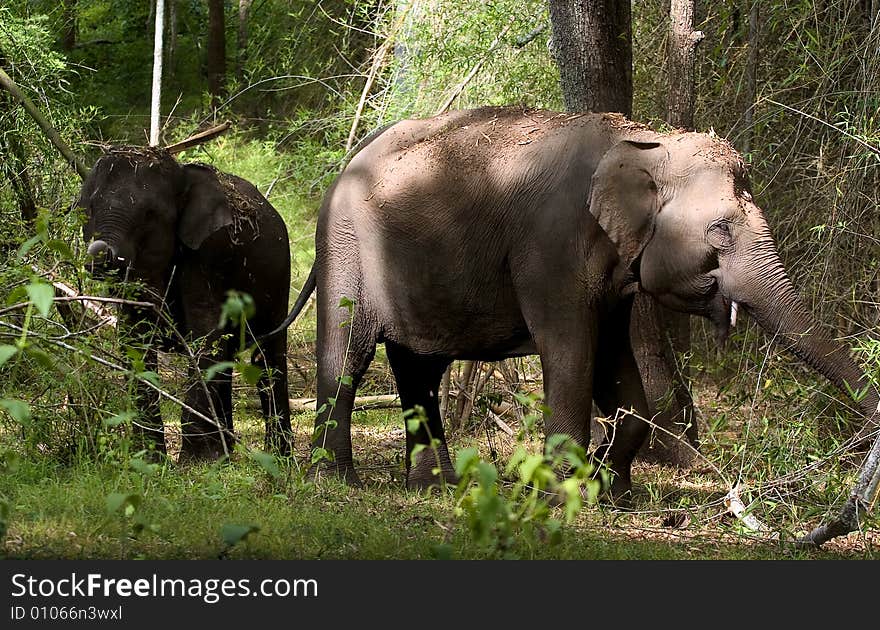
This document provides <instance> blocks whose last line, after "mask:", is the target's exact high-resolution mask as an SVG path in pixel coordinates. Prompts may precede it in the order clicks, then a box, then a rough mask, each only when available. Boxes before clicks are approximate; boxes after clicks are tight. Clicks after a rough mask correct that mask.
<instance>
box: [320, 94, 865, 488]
mask: <svg viewBox="0 0 880 630" xmlns="http://www.w3.org/2000/svg"><path fill="white" fill-rule="evenodd" d="M316 249H317V252H316V253H317V256H316V261H315V267H314V270H313V271H314V273H315V278H316V282H317V291H318V338H317V343H318V348H317V356H318V405H319V408H321V409H322V412H321V413H319V415H318V417H317V420H316V422H317V430H316V432H315V444H316V445H318V446H323V447H325V448H327V449H328V450H329V451H331V452H332V453H334V456H335V458H334V460H333V461H332V463H330V464H327V463H325V464H324V466H325V467H327V468H330V469H331V470H332V471H334V472H336V473H338V474H339V475H341V476H342V477H344V478H345V479H346V480H348V481H349V482H352V483H357V482H358V477H357V474H356V472H355V469H354V467H353V463H352V450H351V435H350V417H351V412H352V402H353V399H354V395H355V390H356V389H357V386H358V383H359V381H360V379H361V377H362V375H363V374H364V371H365V370H366V369H367V366H368V364H369V363H370V361H371V359H372V357H373V354H374V351H375V348H376V344H377V343H382V342H384V343H385V347H386V350H387V354H388V359H389V362H390V364H391V368H392V370H393V372H394V376H395V379H396V381H397V386H398V391H399V394H400V398H401V403H402V406H403V408H404V409H409V408H413V407H414V406H416V405H421V406H422V407H424V409H425V410H426V414H427V423H426V424H425V426H423V427H422V429H421V430H420V431H419V432H417V433H415V434H408V436H407V455H408V456H407V458H406V462H407V485H408V486H410V487H424V486H428V485H431V484H434V483H436V482H437V477H436V475H435V474H434V473H433V472H432V469H434V468H437V467H439V469H440V470H441V471H442V474H443V475H444V476H445V477H446V478H448V479H454V472H453V467H452V464H451V462H450V459H449V454H448V451H447V448H446V444H445V441H444V438H443V426H442V422H441V418H440V414H439V408H438V386H439V383H440V379H441V375H442V374H443V371H444V369H445V368H446V367H447V365H449V363H450V362H451V361H452V360H454V359H481V360H496V359H501V358H504V357H512V356H518V355H524V354H533V353H537V354H539V355H540V357H541V364H542V369H543V376H544V389H545V397H546V404H547V405H548V406H549V408H550V410H551V413H550V414H549V415H548V416H547V417H546V419H545V434H546V436H548V437H549V436H550V435H552V434H566V435H568V436H570V437H571V438H573V439H575V440H576V441H577V442H578V443H579V444H581V445H583V446H584V447H586V446H588V443H589V438H590V433H589V418H590V408H591V402H592V401H593V400H595V402H596V403H597V405H598V407H599V408H600V409H601V410H602V412H603V413H604V414H606V415H608V416H614V415H615V413H616V412H617V410H618V409H622V410H625V411H626V410H631V411H634V412H635V413H636V414H637V415H638V416H641V417H643V418H647V417H648V406H647V403H646V401H645V394H644V391H643V389H642V382H641V379H640V378H639V372H638V370H637V367H636V363H635V361H634V359H633V355H632V351H631V349H630V343H629V333H628V329H629V320H630V309H631V304H632V297H633V295H634V294H635V293H636V292H637V291H645V292H647V293H649V294H651V295H652V296H654V297H655V298H656V299H658V300H659V301H660V302H661V303H662V304H664V305H666V306H667V307H669V308H672V309H675V310H679V311H683V312H686V313H692V314H696V315H702V316H704V317H707V318H709V319H710V320H711V321H712V322H713V323H714V325H715V328H716V330H717V338H718V340H719V342H723V340H724V339H725V338H726V337H727V335H728V332H729V329H730V327H731V326H732V325H733V324H735V321H736V318H737V313H738V312H742V311H746V312H748V313H749V314H751V315H753V316H754V317H755V318H756V319H757V321H758V322H759V323H760V324H761V325H762V326H763V327H764V328H765V329H766V330H768V331H769V332H770V333H771V334H773V335H774V336H775V337H776V338H777V339H781V340H783V341H784V342H785V343H786V344H787V345H788V347H790V348H791V349H792V350H793V351H794V352H795V354H797V355H798V356H799V357H800V358H802V359H803V360H805V361H806V362H807V363H808V364H809V365H810V366H812V367H813V368H814V369H816V370H817V371H819V372H820V373H821V374H823V375H824V376H826V377H827V378H829V379H830V380H831V382H833V383H834V384H835V385H836V386H837V387H839V388H840V389H841V390H843V391H844V392H846V391H853V390H862V391H863V392H865V395H864V396H863V397H860V398H859V400H858V405H859V407H860V408H861V410H862V411H863V412H864V414H865V415H866V416H873V415H875V414H876V412H877V407H878V395H877V392H876V391H875V390H874V389H873V388H871V387H870V386H868V381H867V379H866V378H865V376H864V375H863V374H862V372H861V371H860V370H859V369H858V367H857V366H856V365H855V363H854V362H853V360H852V359H851V358H850V356H849V354H848V352H847V350H846V348H845V347H844V346H843V345H842V344H840V343H839V342H837V341H834V340H833V339H832V337H831V336H830V335H829V334H828V333H827V332H825V331H823V330H822V328H821V327H820V326H818V323H817V322H816V321H814V318H813V317H812V316H811V314H810V313H809V312H808V311H807V309H806V308H805V307H804V305H803V304H802V302H801V300H800V299H799V298H798V296H797V293H796V291H795V289H794V288H793V286H792V285H791V283H790V281H789V279H788V277H787V274H786V271H785V269H784V268H783V265H782V263H781V260H780V258H779V255H778V252H777V250H776V248H775V245H774V242H773V238H772V236H771V233H770V228H769V227H768V225H767V222H766V220H765V218H764V215H763V212H762V211H761V209H760V208H759V207H758V206H757V205H756V204H755V202H754V201H753V199H752V196H751V193H750V192H749V184H748V181H747V176H746V170H745V167H744V165H743V162H742V160H741V158H740V156H739V155H738V154H737V152H736V151H735V150H734V149H733V148H732V147H731V146H730V145H729V144H728V143H727V142H726V141H724V140H722V139H720V138H717V137H714V136H712V135H707V134H701V133H683V132H671V133H663V134H661V133H656V132H654V131H652V130H650V129H649V128H647V127H645V126H642V125H638V124H635V123H632V122H630V121H628V120H626V119H625V118H623V117H622V116H620V115H617V114H564V113H556V112H550V111H524V110H522V109H519V108H481V109H477V110H472V111H458V112H453V113H448V114H444V115H441V116H437V117H435V118H430V119H426V120H404V121H401V122H399V123H397V124H395V125H393V126H391V127H390V128H388V129H387V130H385V131H384V132H382V133H381V134H380V135H378V136H377V137H375V138H373V139H372V141H371V142H369V143H368V144H367V145H366V146H365V147H364V148H363V149H362V150H361V151H360V152H359V153H357V154H356V155H355V156H354V157H353V159H352V160H351V161H350V162H349V164H348V165H347V167H346V168H345V169H344V171H343V172H342V173H341V174H340V175H339V177H338V178H337V179H336V181H335V182H334V184H333V186H332V187H331V188H330V190H329V191H328V192H327V194H326V197H325V199H324V202H323V205H322V207H321V210H320V216H319V220H318V228H317V234H316ZM343 298H349V299H350V300H352V301H353V302H354V307H353V311H352V312H350V310H351V309H350V308H346V307H343V306H340V303H341V301H342V300H343ZM349 319H351V327H350V328H349V327H348V326H347V325H345V323H346V322H347V321H348V320H349ZM340 377H341V378H340ZM331 403H332V404H331ZM331 419H332V420H333V421H334V422H333V423H327V422H328V420H331ZM648 430H649V426H648V425H647V423H645V422H643V421H641V420H638V419H637V418H635V417H634V416H632V415H627V414H626V413H624V417H623V421H621V422H618V423H617V426H616V427H615V436H614V439H613V441H612V442H611V443H610V444H604V445H601V446H600V450H599V452H598V455H599V456H601V457H604V458H606V461H607V462H608V463H609V465H610V468H611V469H612V471H613V473H614V483H613V486H612V492H613V494H614V495H622V494H624V493H626V492H628V491H629V489H630V487H631V481H630V467H631V463H632V460H633V457H634V455H635V453H636V451H637V450H638V448H639V446H640V445H641V444H642V442H643V441H644V439H645V437H646V435H647V433H648ZM429 433H430V435H431V436H433V437H434V438H438V439H439V440H440V446H439V449H437V451H438V453H439V459H440V461H439V466H438V462H436V461H435V459H434V456H433V453H434V450H432V449H425V450H421V451H420V452H419V453H417V456H416V461H415V462H414V463H412V464H411V463H410V457H409V454H410V453H411V452H412V450H413V447H414V446H415V445H416V444H426V443H428V442H429V438H428V435H429ZM313 472H318V471H313Z"/></svg>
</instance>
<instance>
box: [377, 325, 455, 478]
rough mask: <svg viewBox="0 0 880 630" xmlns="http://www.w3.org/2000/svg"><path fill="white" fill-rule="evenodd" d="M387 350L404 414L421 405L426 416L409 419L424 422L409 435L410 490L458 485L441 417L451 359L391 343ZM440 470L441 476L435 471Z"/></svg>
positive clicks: (407, 450)
mask: <svg viewBox="0 0 880 630" xmlns="http://www.w3.org/2000/svg"><path fill="white" fill-rule="evenodd" d="M385 349H386V351H387V353H388V362H389V363H390V364H391V370H392V371H393V372H394V379H395V381H396V382H397V392H398V394H399V395H400V404H401V407H403V410H404V412H410V411H411V410H415V408H416V407H417V406H419V407H422V408H423V409H424V417H419V416H417V415H413V414H415V411H412V412H411V415H408V416H407V417H408V418H410V419H419V420H421V422H420V423H419V426H418V428H417V430H416V431H414V432H410V431H407V432H406V486H407V488H413V489H421V488H429V487H431V486H437V485H440V484H441V483H442V481H446V483H458V479H457V477H456V475H455V470H454V468H453V466H452V461H451V460H450V458H449V449H448V448H447V445H446V436H445V435H444V432H443V419H442V418H441V417H440V400H439V389H440V380H441V379H442V378H443V372H444V371H445V370H446V368H447V366H448V365H449V360H447V359H441V358H436V357H425V356H419V355H416V354H414V353H413V352H411V351H409V350H407V349H406V348H404V347H403V346H399V345H397V344H395V343H391V342H386V344H385ZM417 445H421V446H420V449H419V450H418V452H417V453H416V454H415V456H413V451H414V450H416V446H417ZM422 447H424V448H422ZM436 469H439V475H438V474H436V473H435V472H434V471H435V470H436Z"/></svg>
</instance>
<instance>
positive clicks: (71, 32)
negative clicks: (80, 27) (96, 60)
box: [61, 0, 77, 50]
mask: <svg viewBox="0 0 880 630" xmlns="http://www.w3.org/2000/svg"><path fill="white" fill-rule="evenodd" d="M76 2H77V0H64V2H63V3H62V13H61V15H62V19H63V21H64V26H63V27H62V28H63V29H64V30H63V32H62V34H61V48H63V49H64V50H73V47H74V46H76Z"/></svg>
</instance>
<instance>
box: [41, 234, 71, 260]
mask: <svg viewBox="0 0 880 630" xmlns="http://www.w3.org/2000/svg"><path fill="white" fill-rule="evenodd" d="M46 247H48V248H49V249H50V250H51V251H53V252H56V253H57V254H58V255H59V256H61V258H63V259H64V260H73V250H71V249H70V245H68V244H67V243H65V242H64V241H62V240H59V239H57V238H53V239H52V240H51V241H49V242H47V243H46Z"/></svg>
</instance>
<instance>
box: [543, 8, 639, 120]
mask: <svg viewBox="0 0 880 630" xmlns="http://www.w3.org/2000/svg"><path fill="white" fill-rule="evenodd" d="M550 22H551V25H552V29H553V54H554V57H555V58H556V65H557V66H558V67H559V79H560V83H561V85H562V94H563V97H564V99H565V108H566V109H567V110H569V111H595V112H607V111H611V112H620V113H622V114H624V115H625V116H630V115H631V114H632V93H633V87H632V25H631V15H630V3H629V2H619V1H618V0H550Z"/></svg>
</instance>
